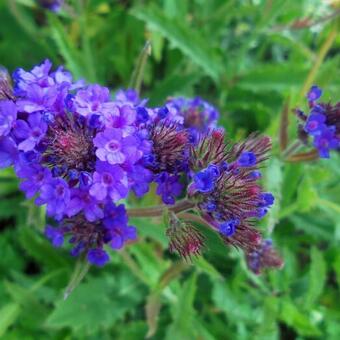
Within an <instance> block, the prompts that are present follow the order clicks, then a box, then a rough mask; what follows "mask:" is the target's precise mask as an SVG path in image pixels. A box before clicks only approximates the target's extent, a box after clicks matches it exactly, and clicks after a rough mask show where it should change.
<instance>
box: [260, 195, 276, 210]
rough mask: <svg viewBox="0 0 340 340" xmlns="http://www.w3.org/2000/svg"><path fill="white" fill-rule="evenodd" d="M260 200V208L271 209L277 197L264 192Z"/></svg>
mask: <svg viewBox="0 0 340 340" xmlns="http://www.w3.org/2000/svg"><path fill="white" fill-rule="evenodd" d="M260 200H261V201H260V203H259V206H260V207H269V206H271V205H273V204H274V201H275V197H274V196H273V194H272V193H270V192H263V193H261V195H260Z"/></svg>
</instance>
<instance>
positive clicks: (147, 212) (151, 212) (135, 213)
mask: <svg viewBox="0 0 340 340" xmlns="http://www.w3.org/2000/svg"><path fill="white" fill-rule="evenodd" d="M194 206H195V204H194V203H193V202H190V201H189V200H187V199H184V200H182V201H179V202H178V203H177V204H175V205H173V206H170V207H167V206H165V205H156V206H153V207H147V208H130V209H127V213H128V215H129V217H155V216H162V215H163V213H164V211H165V210H166V209H168V210H169V211H172V212H174V213H179V212H181V211H185V210H188V209H191V208H193V207H194Z"/></svg>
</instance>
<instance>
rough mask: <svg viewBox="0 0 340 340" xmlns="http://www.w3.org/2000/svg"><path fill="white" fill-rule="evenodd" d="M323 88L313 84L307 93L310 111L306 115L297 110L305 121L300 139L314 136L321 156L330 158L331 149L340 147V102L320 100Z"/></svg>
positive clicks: (304, 139)
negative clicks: (332, 102) (333, 102)
mask: <svg viewBox="0 0 340 340" xmlns="http://www.w3.org/2000/svg"><path fill="white" fill-rule="evenodd" d="M321 96H322V90H321V89H320V88H319V87H317V86H316V85H313V86H312V87H311V89H310V91H309V92H308V94H307V99H308V103H309V107H310V112H309V114H308V115H306V114H305V113H304V112H303V111H301V110H297V115H298V117H299V118H300V119H301V120H302V121H303V125H301V126H300V133H299V135H300V139H302V140H303V141H304V142H306V141H307V137H308V136H311V137H312V138H313V145H314V147H315V148H316V150H317V151H318V153H319V156H320V157H321V158H329V152H330V150H336V149H339V148H340V103H336V104H335V105H332V104H331V103H323V102H320V98H321Z"/></svg>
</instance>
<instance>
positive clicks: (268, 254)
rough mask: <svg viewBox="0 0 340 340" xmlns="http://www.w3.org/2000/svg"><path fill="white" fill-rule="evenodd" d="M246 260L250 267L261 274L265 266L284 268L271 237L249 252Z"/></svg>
mask: <svg viewBox="0 0 340 340" xmlns="http://www.w3.org/2000/svg"><path fill="white" fill-rule="evenodd" d="M246 260H247V265H248V268H249V269H250V270H251V271H252V272H253V273H255V274H260V273H261V272H262V271H263V269H265V268H282V267H283V264H284V263H283V260H282V259H281V258H280V256H279V255H278V254H277V252H276V251H275V249H274V248H273V245H272V241H271V240H269V239H267V240H262V242H261V244H260V245H259V247H258V248H257V249H256V250H252V251H250V252H248V253H247V254H246Z"/></svg>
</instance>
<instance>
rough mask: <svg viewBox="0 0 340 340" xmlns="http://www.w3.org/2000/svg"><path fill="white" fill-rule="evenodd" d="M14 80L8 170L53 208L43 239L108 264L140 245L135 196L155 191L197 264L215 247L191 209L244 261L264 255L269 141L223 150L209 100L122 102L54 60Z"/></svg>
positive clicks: (5, 126) (1, 132) (5, 151)
mask: <svg viewBox="0 0 340 340" xmlns="http://www.w3.org/2000/svg"><path fill="white" fill-rule="evenodd" d="M12 78H13V82H14V88H12V87H11V84H10V79H9V77H8V76H7V75H6V73H5V71H1V72H0V167H1V168H5V167H9V166H13V167H14V170H15V173H16V175H17V177H18V178H19V179H20V188H21V190H22V191H23V192H24V193H25V195H26V198H27V199H34V202H35V203H36V204H37V205H39V206H41V205H44V206H46V211H47V215H48V216H49V218H50V220H49V224H48V225H47V227H46V229H45V235H46V237H47V238H48V239H49V240H50V241H51V243H52V244H53V245H54V246H55V247H61V246H62V245H63V244H64V243H65V242H66V241H67V242H68V243H69V244H71V254H72V255H73V256H78V255H80V254H82V255H83V256H86V257H87V260H88V261H89V262H90V263H91V264H94V265H97V266H103V265H104V264H105V263H107V262H108V260H109V253H108V251H107V250H108V249H109V248H112V249H115V250H118V249H121V248H122V247H123V246H124V245H125V244H126V243H129V242H134V241H136V239H137V229H136V227H134V226H131V225H129V219H128V215H129V210H128V209H126V207H125V204H124V202H125V200H127V199H128V197H129V195H130V194H131V193H133V194H134V195H135V196H137V197H143V196H144V195H145V194H146V193H147V192H148V191H149V187H150V184H151V183H155V184H156V193H157V195H159V196H160V199H161V200H162V202H163V204H164V209H163V210H164V211H165V210H166V209H165V207H166V205H168V206H169V207H168V209H169V211H172V213H171V217H170V219H169V227H168V229H167V231H166V235H167V236H168V238H169V249H170V250H171V251H174V252H177V253H179V254H180V255H181V256H183V257H185V258H188V257H190V256H191V255H198V254H200V253H201V251H202V249H203V247H204V244H205V237H204V236H203V234H202V233H201V231H200V230H199V229H198V228H196V227H194V226H193V225H192V224H191V223H189V222H184V221H182V220H181V215H180V212H183V211H190V212H191V213H189V215H190V216H195V217H196V219H197V218H200V219H201V220H202V221H203V223H204V224H206V225H207V226H209V227H210V228H212V229H213V230H214V231H216V232H217V233H218V235H220V237H221V238H222V240H223V241H224V242H225V243H227V244H231V245H234V246H237V247H240V248H242V249H243V250H244V251H245V252H246V254H251V253H254V252H256V251H259V250H260V248H261V245H262V238H261V235H260V233H259V231H258V230H257V229H256V228H255V227H254V224H255V222H256V220H258V219H261V218H262V217H263V216H264V215H265V214H266V213H267V211H268V209H269V208H270V206H271V205H272V204H273V203H274V197H273V196H272V195H271V194H270V193H268V192H264V191H263V190H262V188H261V186H260V184H259V183H258V181H259V179H260V178H261V172H260V171H259V167H260V166H261V163H262V162H263V161H264V160H266V158H267V157H268V152H269V150H270V146H271V143H270V139H269V138H268V137H261V136H259V135H256V134H254V135H251V136H250V137H249V138H248V139H247V140H246V141H244V142H241V143H236V144H233V145H232V144H230V143H225V142H224V139H225V136H224V131H223V130H222V129H221V128H217V127H216V126H217V119H218V116H219V114H218V111H217V110H216V109H215V108H214V107H213V106H212V105H211V104H209V103H207V102H206V101H204V100H202V99H201V98H199V97H197V98H194V99H187V98H182V97H179V98H170V99H169V100H168V101H167V102H166V103H165V104H164V106H161V107H154V108H152V107H149V106H148V102H147V100H145V99H141V98H139V96H138V94H137V93H136V91H135V90H133V89H128V90H119V91H118V92H117V93H116V95H115V97H112V96H111V94H110V91H109V89H108V88H106V87H102V86H100V85H97V84H94V85H91V84H86V83H84V82H82V81H77V82H75V81H73V79H72V76H71V74H70V73H69V72H67V71H65V70H64V69H63V68H62V67H59V68H57V69H56V70H54V71H53V70H52V64H51V62H50V61H48V60H46V61H45V62H43V63H42V64H41V65H38V66H35V67H34V68H33V69H32V70H30V71H25V70H23V69H18V70H16V71H15V72H14V74H13V77H12ZM179 198H182V199H181V200H180V201H178V199H179ZM151 211H157V213H158V212H159V209H156V210H152V209H151ZM159 215H161V213H160V214H158V216H159ZM141 216H143V215H141ZM144 216H146V215H144ZM273 266H274V265H273Z"/></svg>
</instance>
